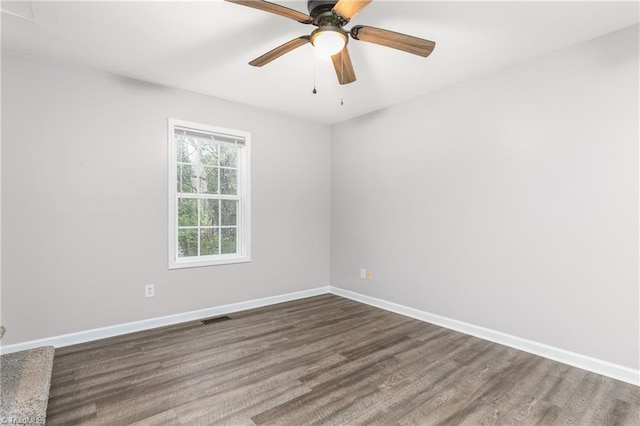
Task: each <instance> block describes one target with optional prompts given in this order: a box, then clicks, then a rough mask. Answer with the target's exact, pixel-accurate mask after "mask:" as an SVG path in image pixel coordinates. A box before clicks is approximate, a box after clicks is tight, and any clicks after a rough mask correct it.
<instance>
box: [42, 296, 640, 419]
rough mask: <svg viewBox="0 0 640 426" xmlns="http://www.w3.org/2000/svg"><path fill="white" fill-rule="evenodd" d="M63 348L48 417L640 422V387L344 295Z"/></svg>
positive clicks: (57, 358) (58, 353) (56, 365)
mask: <svg viewBox="0 0 640 426" xmlns="http://www.w3.org/2000/svg"><path fill="white" fill-rule="evenodd" d="M229 316H230V317H231V320H228V321H223V322H218V323H213V324H210V325H203V324H202V323H200V322H199V321H190V322H186V323H182V324H176V325H172V326H167V327H161V328H158V329H154V330H148V331H143V332H138V333H131V334H128V335H125V336H117V337H112V338H109V339H104V340H100V341H94V342H88V343H85V344H81V345H75V346H70V347H66V348H60V349H58V350H56V356H55V359H54V371H53V377H52V383H51V392H50V399H49V408H48V412H47V424H48V425H54V426H55V425H65V426H66V425H118V426H123V425H140V426H142V425H145V426H148V425H196V426H198V425H203V426H206V425H234V426H235V425H250V426H255V425H296V426H297V425H314V424H317V425H375V424H377V425H388V424H405V425H409V424H417V425H437V424H442V425H473V426H477V425H500V426H503V425H545V426H546V425H551V424H576V425H591V424H593V425H616V424H619V425H624V426H640V423H639V421H640V420H639V416H640V392H639V389H640V388H638V387H636V386H633V385H629V384H626V383H622V382H618V381H616V380H612V379H608V378H606V377H602V376H599V375H596V374H593V373H589V372H586V371H584V370H580V369H577V368H574V367H570V366H567V365H564V364H560V363H557V362H554V361H550V360H547V359H543V358H540V357H537V356H534V355H531V354H527V353H524V352H521V351H517V350H515V349H512V348H508V347H505V346H501V345H498V344H494V343H491V342H488V341H485V340H482V339H478V338H475V337H472V336H468V335H465V334H461V333H458V332H455V331H452V330H447V329H444V328H441V327H438V326H435V325H433V324H428V323H424V322H421V321H417V320H414V319H410V318H407V317H404V316H402V315H398V314H395V313H391V312H387V311H384V310H380V309H377V308H373V307H371V306H367V305H364V304H361V303H357V302H354V301H351V300H348V299H345V298H341V297H338V296H334V295H321V296H316V297H310V298H306V299H301V300H296V301H292V302H286V303H280V304H277V305H271V306H266V307H263V308H256V309H251V310H247V311H243V312H236V313H233V314H229Z"/></svg>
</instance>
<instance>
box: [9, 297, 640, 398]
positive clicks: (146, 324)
mask: <svg viewBox="0 0 640 426" xmlns="http://www.w3.org/2000/svg"><path fill="white" fill-rule="evenodd" d="M326 293H332V294H335V295H337V296H342V297H346V298H347V299H351V300H355V301H357V302H361V303H365V304H367V305H371V306H375V307H377V308H381V309H384V310H387V311H390V312H395V313H398V314H401V315H404V316H407V317H410V318H415V319H417V320H420V321H425V322H428V323H431V324H435V325H439V326H441V327H445V328H448V329H451V330H455V331H459V332H461V333H465V334H469V335H471V336H475V337H479V338H481V339H485V340H489V341H491V342H495V343H499V344H501V345H505V346H509V347H512V348H515V349H519V350H522V351H525V352H529V353H532V354H535V355H539V356H542V357H545V358H548V359H552V360H554V361H558V362H562V363H564V364H568V365H572V366H574V367H578V368H581V369H583V370H587V371H591V372H594V373H597V374H601V375H603V376H607V377H611V378H613V379H616V380H621V381H623V382H627V383H631V384H633V385H636V386H640V371H639V370H634V369H632V368H629V367H624V366H621V365H618V364H613V363H610V362H607V361H602V360H600V359H596V358H592V357H589V356H586V355H582V354H578V353H575V352H570V351H567V350H564V349H560V348H556V347H553V346H549V345H545V344H543V343H539V342H534V341H531V340H527V339H522V338H520V337H516V336H512V335H510V334H506V333H502V332H500V331H496V330H491V329H489V328H484V327H480V326H477V325H473V324H469V323H466V322H463V321H458V320H455V319H451V318H447V317H443V316H440V315H436V314H432V313H429V312H424V311H420V310H418V309H414V308H410V307H408V306H404V305H400V304H397V303H393V302H388V301H386V300H382V299H377V298H375V297H371V296H366V295H364V294H360V293H356V292H353V291H349V290H343V289H341V288H339V287H334V286H327V287H318V288H314V289H310V290H304V291H298V292H294V293H287V294H281V295H277V296H270V297H264V298H261V299H254V300H249V301H246V302H239V303H231V304H228V305H221V306H214V307H212V308H206V309H200V310H197V311H190V312H183V313H180V314H175V315H167V316H164V317H159V318H151V319H148V320H142V321H135V322H129V323H126V324H119V325H114V326H110V327H103V328H96V329H93V330H87V331H80V332H77V333H70V334H64V335H60V336H54V337H47V338H44V339H38V340H31V341H28V342H23V343H16V344H13V345H3V346H0V353H3V354H5V353H12V352H18V351H23V350H27V349H33V348H37V347H40V346H54V347H56V348H60V347H63V346H69V345H75V344H78V343H85V342H90V341H92V340H99V339H104V338H107V337H114V336H120V335H123V334H127V333H133V332H136V331H143V330H149V329H152V328H157V327H164V326H167V325H173V324H178V323H181V322H186V321H194V320H198V319H202V318H207V317H213V316H219V315H226V314H230V313H233V312H238V311H244V310H247V309H253V308H260V307H262V306H268V305H274V304H276V303H282V302H289V301H292V300H298V299H304V298H306V297H312V296H318V295H321V294H326Z"/></svg>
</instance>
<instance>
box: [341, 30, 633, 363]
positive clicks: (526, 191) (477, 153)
mask: <svg viewBox="0 0 640 426" xmlns="http://www.w3.org/2000/svg"><path fill="white" fill-rule="evenodd" d="M638 71H639V70H638V26H635V27H631V28H629V29H625V30H622V31H619V32H617V33H613V34H610V35H607V36H605V37H603V38H599V39H596V40H592V41H590V42H587V43H584V44H581V45H578V46H575V47H572V48H568V49H564V50H562V51H558V52H556V53H554V54H551V55H548V56H545V57H541V58H537V59H535V60H532V61H530V62H528V63H524V64H521V65H519V66H516V67H513V68H510V69H507V70H504V71H502V72H499V73H496V74H491V75H488V76H485V77H483V78H478V79H475V80H473V81H468V82H466V83H463V84H460V85H457V86H454V87H451V88H448V89H446V90H442V91H439V92H437V93H433V94H430V95H428V96H424V97H421V98H418V99H415V100H414V101H412V102H408V103H404V104H401V105H397V106H394V107H391V108H388V109H385V110H381V111H378V112H375V113H372V114H369V115H367V116H363V117H360V118H357V119H354V120H351V121H348V122H346V123H343V124H340V125H337V126H334V127H333V129H332V148H331V165H332V174H331V178H332V186H331V203H332V204H331V230H332V232H331V283H332V285H336V286H338V287H341V288H344V289H347V290H352V291H356V292H359V293H362V294H366V295H369V296H373V297H378V298H381V299H384V300H387V301H391V302H396V303H400V304H403V305H406V306H409V307H413V308H416V309H420V310H423V311H427V312H430V313H434V314H438V315H442V316H446V317H449V318H453V319H456V320H460V321H465V322H468V323H471V324H474V325H478V326H483V327H488V328H491V329H494V330H498V331H502V332H505V333H508V334H511V335H515V336H519V337H522V338H525V339H530V340H534V341H537V342H541V343H545V344H548V345H552V346H555V347H559V348H564V349H567V350H570V351H574V352H577V353H580V354H584V355H588V356H592V357H595V358H599V359H602V360H606V361H610V362H613V363H617V364H620V365H624V366H628V367H631V368H635V369H637V368H638V367H639V364H638V363H639V358H640V354H639V351H638V347H639V344H640V342H639V335H640V330H639V323H640V318H639V312H640V307H639V294H638V292H639V290H638V189H639V188H638V139H639V135H638V124H639V121H638V120H639V119H638V116H639V109H638ZM361 267H366V268H371V270H372V272H373V279H372V281H370V282H369V281H365V280H360V279H359V278H358V274H359V268H361Z"/></svg>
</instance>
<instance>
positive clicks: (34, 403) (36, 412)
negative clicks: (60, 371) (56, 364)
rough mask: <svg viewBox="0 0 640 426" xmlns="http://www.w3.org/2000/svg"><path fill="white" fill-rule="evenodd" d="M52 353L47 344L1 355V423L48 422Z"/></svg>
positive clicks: (33, 423)
mask: <svg viewBox="0 0 640 426" xmlns="http://www.w3.org/2000/svg"><path fill="white" fill-rule="evenodd" d="M53 355H54V348H53V346H44V347H41V348H36V349H30V350H27V351H22V352H14V353H11V354H5V355H2V356H0V403H1V404H0V424H18V425H42V424H45V420H46V415H47V402H48V401H49V386H50V385H51V371H52V369H53Z"/></svg>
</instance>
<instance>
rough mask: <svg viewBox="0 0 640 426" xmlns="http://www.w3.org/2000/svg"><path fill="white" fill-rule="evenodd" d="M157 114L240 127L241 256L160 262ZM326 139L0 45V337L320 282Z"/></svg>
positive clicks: (23, 336) (269, 116)
mask: <svg viewBox="0 0 640 426" xmlns="http://www.w3.org/2000/svg"><path fill="white" fill-rule="evenodd" d="M212 78H215V76H212ZM168 117H174V118H179V119H183V120H188V121H195V122H201V123H206V124H211V125H215V126H220V127H227V128H233V129H238V130H245V131H249V132H251V134H252V161H253V164H252V195H253V197H252V213H253V215H252V216H253V217H252V220H253V226H252V237H253V238H252V241H253V244H252V259H253V261H252V262H251V263H248V264H241V265H226V266H216V267H207V268H193V269H186V270H185V269H183V270H173V271H169V270H168V269H167V258H168V255H167V183H166V182H167V160H166V158H167V118H168ZM329 137H330V131H329V128H328V127H327V126H323V125H318V124H313V123H309V122H303V121H300V120H298V119H292V118H288V117H285V116H282V115H278V114H274V113H270V112H267V111H263V110H259V109H255V108H250V107H246V106H242V105H238V104H234V103H229V102H224V101H221V100H216V99H212V98H209V97H206V96H200V95H196V94H192V93H188V92H183V91H178V90H172V89H168V88H162V87H158V86H154V85H151V84H146V83H142V82H139V81H134V80H129V79H125V78H120V77H117V76H114V75H110V74H106V73H102V72H97V71H92V70H88V69H85V68H76V67H74V66H70V65H60V64H54V63H50V62H46V61H40V60H36V59H32V58H29V57H26V56H18V55H15V54H11V53H8V52H6V51H3V52H2V246H3V250H2V267H3V268H2V319H1V320H2V324H4V325H5V326H6V327H7V329H8V332H7V334H6V335H5V338H4V339H3V340H2V343H3V344H11V343H17V342H24V341H28V340H32V339H37V338H43V337H52V336H56V335H60V334H64V333H70V332H77V331H84V330H89V329H93V328H97V327H103V326H110V325H116V324H121V323H125V322H129V321H136V320H141V319H148V318H154V317H158V316H163V315H168V314H175V313H181V312H185V311H191V310H197V309H202V308H208V307H213V306H217V305H222V304H227V303H233V302H239V301H246V300H251V299H255V298H261V297H267V296H273V295H279V294H284V293H289V292H295V291H300V290H305V289H309V288H316V287H320V286H326V285H328V284H329V235H330V230H329V184H330V178H329V171H330V166H329V158H330V157H329V149H330V140H329ZM148 283H154V284H156V296H155V298H153V299H145V298H144V296H143V294H144V292H143V287H144V284H148Z"/></svg>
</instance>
